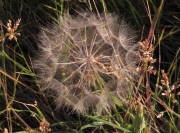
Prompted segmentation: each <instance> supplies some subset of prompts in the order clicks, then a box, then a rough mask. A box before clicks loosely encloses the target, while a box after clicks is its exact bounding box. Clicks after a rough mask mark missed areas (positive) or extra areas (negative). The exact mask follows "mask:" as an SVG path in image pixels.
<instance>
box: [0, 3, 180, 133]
mask: <svg viewBox="0 0 180 133" xmlns="http://www.w3.org/2000/svg"><path fill="white" fill-rule="evenodd" d="M160 5H161V6H160ZM90 7H91V8H92V10H96V8H97V9H98V11H99V12H104V11H107V12H115V13H116V14H118V15H119V16H120V17H121V18H123V19H124V20H125V21H126V22H128V23H130V25H131V26H132V27H133V28H134V29H135V31H137V35H138V36H139V42H143V41H144V40H145V39H148V36H149V35H150V34H149V31H150V29H151V30H153V28H154V36H153V40H152V46H153V50H152V51H150V53H151V56H152V57H153V58H154V59H157V61H156V62H155V63H154V64H153V66H154V69H153V70H156V71H157V73H156V75H153V74H151V75H149V72H148V70H149V69H148V66H150V64H149V62H148V65H147V66H144V65H142V67H143V68H144V71H143V74H140V76H139V77H138V80H137V87H136V88H134V90H135V91H134V95H132V99H130V100H129V102H128V103H127V105H126V106H124V105H122V104H118V103H115V105H116V106H115V109H113V110H111V111H109V112H108V113H107V114H105V115H101V116H96V115H94V114H93V113H92V114H86V115H77V114H73V113H71V110H67V109H66V108H62V109H59V110H56V109H55V107H54V105H53V101H54V99H55V97H53V96H48V95H47V94H44V93H42V92H41V91H39V87H38V84H37V83H36V74H35V72H34V71H33V67H32V63H31V58H32V57H33V55H34V54H35V53H34V51H35V49H37V35H38V33H39V30H40V29H39V27H40V26H45V25H46V24H47V23H50V22H52V19H54V18H55V19H56V20H59V19H60V16H62V15H63V13H64V12H65V11H68V12H70V14H72V15H75V13H74V10H75V9H79V8H81V9H86V8H90ZM18 18H19V19H21V22H20V23H19V25H17V26H18V29H17V30H16V31H13V32H12V31H11V32H9V31H8V25H7V23H10V21H9V20H11V21H12V27H13V24H14V23H16V21H17V20H18ZM153 18H154V19H153ZM0 20H1V23H0V62H1V64H0V132H4V133H8V132H10V133H11V132H14V133H25V132H31V133H37V132H39V133H47V132H64V133H66V132H67V133H68V132H72V133H74V132H77V133H78V132H80V133H81V132H84V133H89V132H97V133H98V132H103V133H106V132H107V133H110V132H117V133H128V132H132V133H156V132H157V133H178V132H180V99H179V95H180V93H179V88H180V61H179V60H180V59H179V58H180V32H179V31H180V1H179V0H159V1H157V0H4V1H3V0H0ZM12 29H13V28H12ZM18 33H20V34H21V36H18ZM152 33H153V32H152ZM16 37H17V40H16ZM10 39H12V40H10ZM148 46H149V45H148ZM163 70H164V71H163ZM141 72H142V71H141ZM147 72H148V75H147ZM147 82H148V84H150V87H147ZM149 88H151V89H149ZM50 130H51V131H50Z"/></svg>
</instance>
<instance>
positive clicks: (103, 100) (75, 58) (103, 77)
mask: <svg viewBox="0 0 180 133" xmlns="http://www.w3.org/2000/svg"><path fill="white" fill-rule="evenodd" d="M134 39H135V35H134V31H133V30H132V29H130V28H129V25H128V24H126V23H125V22H124V21H119V18H118V16H116V15H115V14H108V13H104V14H101V15H94V14H92V13H89V12H84V13H79V15H78V16H77V17H76V18H72V17H71V16H69V15H68V14H65V15H64V17H62V21H61V22H60V25H59V24H55V23H54V24H51V25H49V26H48V27H46V28H42V29H41V32H40V34H39V41H40V44H39V50H40V52H39V54H38V58H37V59H36V60H34V61H33V65H34V68H35V70H36V72H37V74H38V75H39V77H40V79H39V84H40V86H41V88H42V89H43V90H47V89H48V90H53V91H54V92H55V93H56V95H57V99H56V100H55V103H56V105H57V107H62V106H64V105H65V106H66V107H71V108H73V109H74V111H76V112H79V113H85V112H87V111H89V110H92V111H94V112H98V113H101V112H102V111H103V110H105V109H109V108H111V106H112V103H113V102H112V100H113V97H115V98H116V99H119V100H123V99H125V98H126V97H127V95H128V94H130V84H131V83H130V81H132V79H133V78H132V77H133V73H132V70H131V69H130V68H132V67H133V66H135V65H136V63H137V60H136V54H137V51H138V44H135V43H134Z"/></svg>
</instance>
